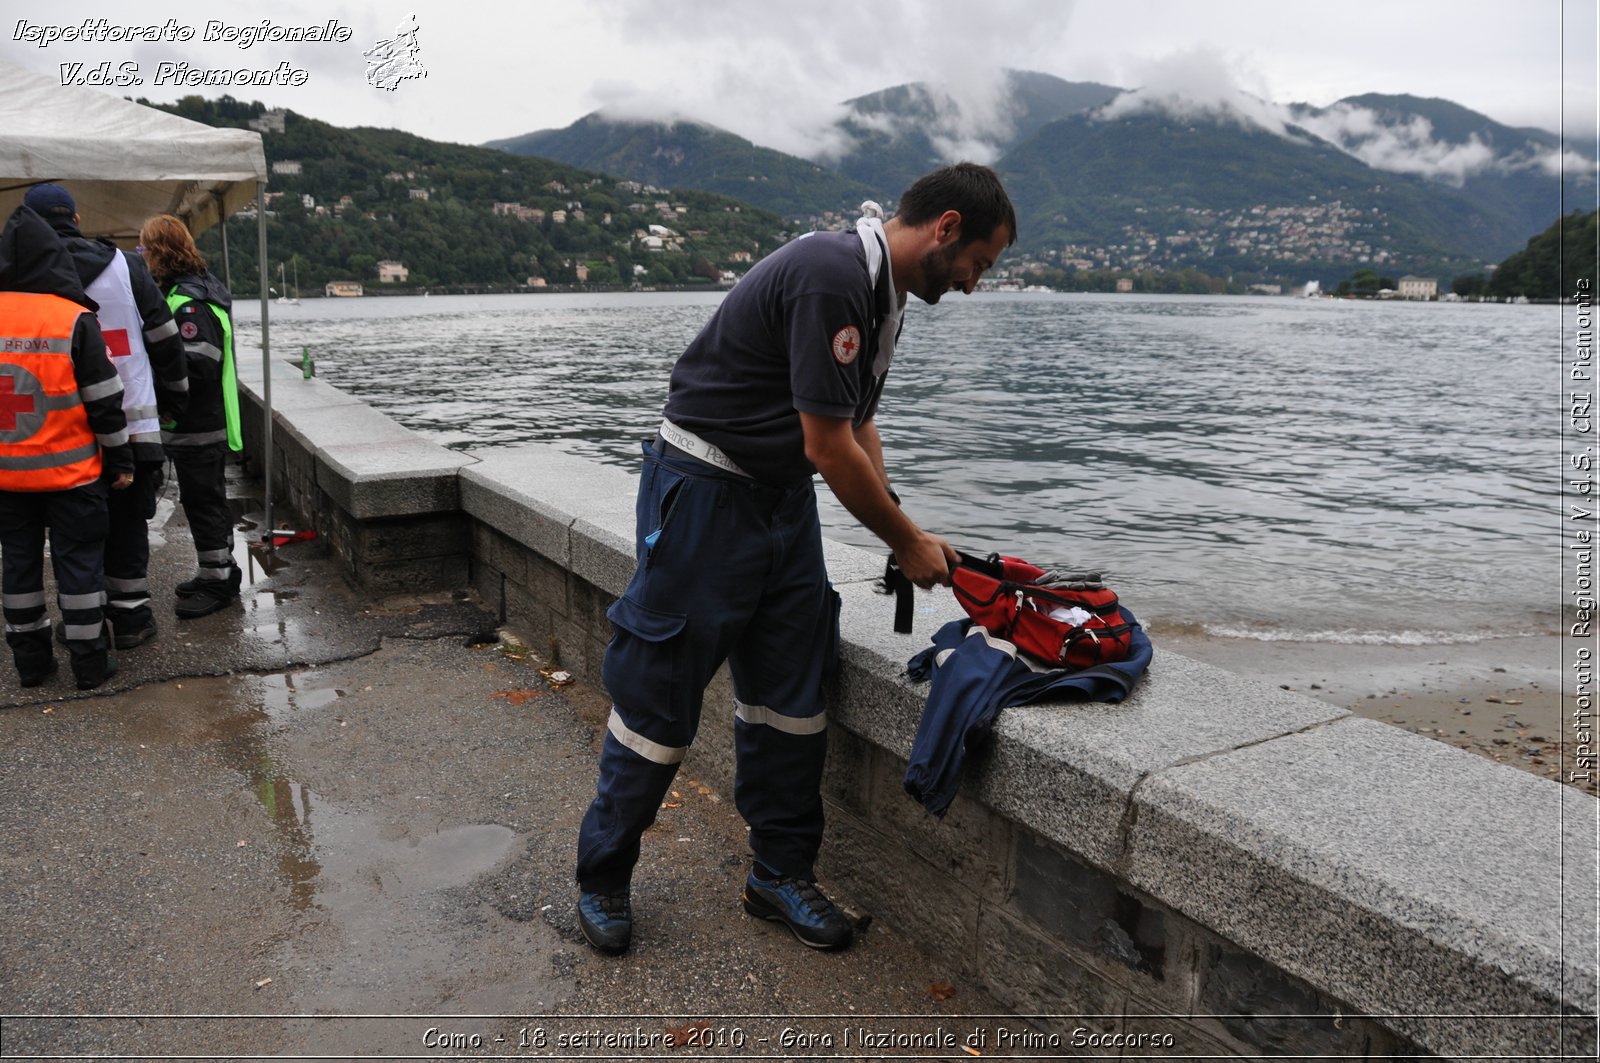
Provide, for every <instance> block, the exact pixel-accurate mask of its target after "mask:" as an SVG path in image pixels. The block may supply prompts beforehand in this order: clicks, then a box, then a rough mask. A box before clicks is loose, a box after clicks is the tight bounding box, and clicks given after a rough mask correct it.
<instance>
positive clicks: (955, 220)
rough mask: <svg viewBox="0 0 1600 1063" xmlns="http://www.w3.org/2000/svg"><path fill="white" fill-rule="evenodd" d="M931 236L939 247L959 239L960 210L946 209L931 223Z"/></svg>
mask: <svg viewBox="0 0 1600 1063" xmlns="http://www.w3.org/2000/svg"><path fill="white" fill-rule="evenodd" d="M933 238H934V240H935V241H936V242H937V243H938V245H939V246H940V247H943V246H945V245H946V244H950V243H955V242H956V241H958V240H960V239H961V212H960V211H959V210H947V211H945V212H944V213H943V214H941V215H939V220H938V221H936V222H934V223H933Z"/></svg>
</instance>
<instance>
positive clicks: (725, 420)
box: [664, 232, 893, 484]
mask: <svg viewBox="0 0 1600 1063" xmlns="http://www.w3.org/2000/svg"><path fill="white" fill-rule="evenodd" d="M880 272H881V275H880V276H879V278H878V285H877V288H876V290H874V288H873V287H872V284H871V280H870V278H869V276H868V273H867V263H866V255H865V253H864V252H863V249H862V246H861V237H860V236H858V235H857V234H856V233H855V232H843V233H832V232H829V233H815V234H812V235H810V236H807V237H803V238H801V239H797V240H794V241H792V242H791V243H789V244H787V245H785V246H784V247H781V248H779V249H778V250H777V251H774V252H773V253H772V254H770V255H768V256H767V257H766V258H764V259H762V260H761V261H760V262H758V263H756V265H755V266H754V268H752V269H751V270H750V272H749V273H747V274H745V276H744V279H743V280H741V281H740V282H739V283H738V284H737V285H735V286H734V288H733V290H732V291H730V292H729V293H728V295H727V298H725V299H724V300H723V301H722V305H721V306H719V307H718V308H717V311H716V313H715V314H713V315H712V317H711V320H710V321H708V322H707V323H706V326H705V328H703V329H702V330H701V331H700V334H699V335H698V336H696V337H695V338H694V340H693V341H692V342H691V343H690V344H689V346H688V349H687V350H685V351H684V352H683V355H682V356H681V357H680V358H679V359H678V363H677V365H675V366H674V367H673V369H672V380H671V384H670V386H669V388H668V392H667V405H666V410H665V411H664V414H665V416H666V418H667V419H668V420H669V421H671V422H673V423H674V424H676V425H678V426H679V427H681V428H686V429H688V430H689V431H691V432H693V433H695V434H696V435H698V436H700V437H701V438H702V439H704V440H706V441H707V442H709V443H712V444H715V445H716V446H718V447H720V448H721V449H722V451H723V452H724V453H726V454H727V455H728V457H730V458H731V459H733V461H734V462H735V464H737V465H738V466H739V467H740V468H742V469H744V471H746V472H748V473H749V474H750V475H751V476H753V477H755V478H756V479H757V480H760V481H762V482H764V483H771V484H788V483H792V482H794V481H796V480H803V479H809V478H810V477H811V476H812V475H813V474H814V473H815V472H816V468H815V467H814V466H813V465H812V464H811V462H809V461H807V460H806V456H805V442H804V435H803V433H802V432H801V428H800V415H799V413H798V412H797V411H800V410H804V411H805V412H806V413H812V414H820V415H823V416H827V417H842V418H845V417H847V418H849V419H850V421H851V423H852V424H854V425H860V424H861V423H862V422H863V421H865V420H867V419H868V418H870V417H871V416H872V415H873V412H874V411H875V410H876V409H877V405H878V397H879V395H880V394H881V393H882V391H883V381H884V377H885V375H886V373H876V372H874V365H875V363H876V362H877V357H876V355H877V345H878V327H879V324H880V322H882V321H883V319H884V318H885V317H886V316H887V314H888V311H889V309H890V308H891V306H892V302H893V296H892V293H891V289H890V285H889V277H888V274H889V270H888V269H887V268H884V269H882V270H881V271H880ZM886 368H887V367H885V369H886Z"/></svg>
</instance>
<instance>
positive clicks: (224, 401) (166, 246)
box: [139, 214, 243, 620]
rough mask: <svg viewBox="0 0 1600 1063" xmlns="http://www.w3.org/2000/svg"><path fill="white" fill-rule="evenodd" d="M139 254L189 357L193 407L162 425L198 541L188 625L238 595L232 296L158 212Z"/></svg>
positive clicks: (184, 599) (188, 586) (185, 607)
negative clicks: (230, 484)
mask: <svg viewBox="0 0 1600 1063" xmlns="http://www.w3.org/2000/svg"><path fill="white" fill-rule="evenodd" d="M139 252H140V254H142V255H143V256H144V260H145V264H146V265H148V266H149V267H150V273H151V275H152V276H153V277H155V280H156V284H157V286H159V287H160V289H161V291H162V293H163V294H164V295H165V296H166V299H167V305H168V306H169V307H170V308H171V310H172V316H173V319H174V320H175V321H176V322H177V323H178V336H179V338H181V339H182V341H183V349H184V354H185V356H186V357H187V359H188V369H189V403H188V406H187V407H186V408H185V410H184V411H183V413H182V414H181V415H180V416H179V417H178V419H177V420H176V421H174V422H171V423H168V424H163V425H162V432H161V442H162V445H163V446H164V447H165V448H166V451H167V455H168V456H169V457H170V458H171V459H172V464H173V467H174V468H175V469H176V470H177V474H178V500H179V502H180V503H181V504H182V506H183V512H184V516H185V517H187V518H188V521H189V530H190V532H191V533H192V534H193V536H194V548H195V553H196V554H197V555H198V560H199V570H198V571H197V572H196V573H195V576H194V578H193V579H190V580H185V581H184V582H183V583H180V584H178V586H177V592H178V602H177V606H176V608H175V610H174V611H175V612H176V613H177V614H178V618H179V619H181V620H190V619H194V618H195V617H201V616H206V615H208V614H210V613H214V612H216V611H217V610H219V609H221V608H223V607H224V606H226V605H228V604H229V603H231V602H234V601H237V600H238V598H239V584H240V582H241V580H242V578H243V573H242V572H241V571H240V569H239V566H238V564H237V563H236V562H235V561H234V558H233V514H232V511H231V510H230V509H229V508H228V491H227V483H226V479H225V472H226V463H227V457H228V451H230V450H241V449H243V442H242V439H241V436H240V433H239V392H238V384H237V381H236V377H235V371H234V355H233V317H232V313H231V311H232V307H233V297H232V296H231V295H230V294H229V293H228V289H227V288H226V287H224V286H223V284H222V282H221V281H220V280H218V279H217V277H216V276H215V275H214V274H213V273H212V272H211V271H210V270H209V269H207V268H206V260H205V259H204V258H202V257H201V255H200V252H199V250H198V249H197V248H196V247H195V245H194V238H193V237H191V236H190V235H189V230H188V228H187V227H185V225H184V224H183V222H182V221H180V220H179V219H177V218H175V217H173V216H172V215H170V214H158V215H156V216H155V217H153V218H151V219H150V220H148V221H146V222H145V223H144V226H143V228H141V229H140V230H139Z"/></svg>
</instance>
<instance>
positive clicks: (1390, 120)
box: [1293, 93, 1594, 257]
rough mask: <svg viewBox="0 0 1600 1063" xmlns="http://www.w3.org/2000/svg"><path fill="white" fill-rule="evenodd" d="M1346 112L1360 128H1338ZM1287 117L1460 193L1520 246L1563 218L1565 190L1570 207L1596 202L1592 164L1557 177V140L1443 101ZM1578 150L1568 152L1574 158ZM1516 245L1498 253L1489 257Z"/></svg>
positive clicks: (1370, 158)
mask: <svg viewBox="0 0 1600 1063" xmlns="http://www.w3.org/2000/svg"><path fill="white" fill-rule="evenodd" d="M1350 109H1355V110H1356V111H1357V112H1358V115H1359V121H1356V122H1346V121H1343V120H1342V115H1343V114H1347V113H1348V111H1349V110H1350ZM1293 111H1294V114H1295V115H1296V118H1297V119H1298V120H1299V121H1301V122H1302V123H1303V124H1305V125H1307V126H1308V127H1310V128H1312V129H1313V130H1315V131H1316V132H1317V133H1318V134H1319V135H1321V136H1323V137H1325V138H1327V139H1328V140H1330V141H1332V142H1333V143H1335V144H1338V145H1339V146H1340V147H1342V148H1344V149H1345V150H1346V151H1349V152H1351V153H1352V154H1354V155H1355V156H1357V157H1358V158H1360V159H1362V160H1363V161H1365V162H1367V163H1369V164H1371V165H1373V166H1376V167H1378V168H1379V169H1388V168H1390V167H1393V166H1396V165H1399V166H1406V167H1414V168H1416V169H1418V170H1425V171H1428V172H1429V175H1431V176H1432V177H1433V178H1434V179H1435V180H1437V181H1440V182H1443V183H1445V184H1448V185H1451V186H1453V187H1456V188H1459V189H1460V191H1461V194H1462V195H1464V196H1465V197H1466V198H1467V199H1469V200H1470V201H1472V202H1473V203H1475V204H1477V205H1478V206H1479V207H1481V208H1483V209H1484V210H1485V211H1487V212H1489V213H1490V214H1493V215H1498V216H1503V217H1504V218H1506V219H1507V222H1508V223H1509V225H1510V227H1511V228H1512V229H1514V230H1516V231H1518V232H1520V234H1521V238H1526V236H1527V234H1529V233H1533V232H1537V231H1539V230H1541V229H1543V228H1544V227H1545V226H1547V225H1549V224H1550V221H1551V219H1552V218H1554V217H1557V216H1558V215H1559V214H1560V213H1561V209H1562V204H1561V200H1562V194H1563V190H1564V191H1565V193H1566V197H1567V201H1568V205H1569V206H1573V205H1577V204H1578V203H1580V202H1592V201H1593V198H1594V170H1593V161H1592V159H1590V160H1589V163H1588V164H1587V165H1570V164H1569V165H1568V166H1567V168H1566V169H1567V172H1566V173H1565V174H1564V175H1563V174H1561V173H1560V172H1558V165H1557V164H1556V162H1555V160H1556V159H1557V158H1558V157H1559V153H1560V152H1561V150H1562V144H1561V138H1560V137H1558V136H1556V134H1554V133H1550V132H1547V131H1545V130H1543V129H1527V128H1521V129H1519V128H1513V127H1511V126H1507V125H1502V124H1501V123H1499V122H1496V121H1495V120H1494V119H1492V118H1489V117H1488V116H1486V115H1483V114H1479V113H1478V112H1477V111H1473V110H1470V109H1468V108H1466V107H1462V106H1461V105H1460V104H1457V103H1452V102H1451V101H1449V100H1441V99H1431V98H1424V97H1420V96H1406V95H1381V94H1378V93H1369V94H1366V95H1362V96H1349V97H1346V98H1345V99H1342V100H1340V101H1339V102H1338V103H1336V104H1334V105H1333V106H1331V107H1327V108H1315V107H1307V106H1304V105H1297V106H1296V107H1295V108H1293ZM1581 146H1582V145H1581V144H1577V143H1574V144H1568V145H1567V146H1566V147H1567V150H1568V151H1569V152H1574V153H1576V151H1577V149H1578V148H1580V147H1581ZM1577 161H1578V160H1577V158H1576V157H1574V158H1573V159H1571V160H1569V163H1570V162H1577ZM1584 197H1587V198H1586V199H1585V198H1584ZM1519 242H1520V239H1519V241H1518V242H1513V243H1509V244H1507V245H1506V246H1505V247H1503V248H1500V249H1499V250H1498V254H1497V255H1496V256H1495V257H1498V256H1499V255H1500V254H1504V253H1506V252H1508V251H1509V250H1511V248H1513V247H1515V246H1518V243H1519Z"/></svg>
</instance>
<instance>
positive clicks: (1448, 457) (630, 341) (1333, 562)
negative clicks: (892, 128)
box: [239, 293, 1562, 642]
mask: <svg viewBox="0 0 1600 1063" xmlns="http://www.w3.org/2000/svg"><path fill="white" fill-rule="evenodd" d="M719 300H720V296H719V295H716V294H710V293H707V294H650V293H641V294H630V295H621V294H619V295H591V296H558V295H528V296H497V297H471V296H453V297H433V298H422V297H396V298H381V299H380V298H368V299H352V300H314V301H308V302H306V303H305V304H303V305H301V306H298V307H283V308H278V307H274V308H273V314H272V324H271V336H272V343H273V350H274V352H275V355H276V356H278V357H289V356H290V355H292V354H295V353H298V351H299V350H300V348H301V347H302V346H305V347H309V348H310V349H311V351H312V353H313V354H314V356H315V358H316V361H317V370H318V375H320V376H322V377H323V378H324V379H326V380H327V381H329V382H330V383H332V384H335V385H337V386H338V387H341V388H343V389H345V390H347V391H349V392H351V393H353V394H356V395H359V396H361V397H362V398H364V399H366V400H367V401H369V402H370V403H372V404H373V405H374V406H377V407H378V408H380V409H382V410H384V411H386V412H388V413H389V414H390V415H392V416H393V417H395V418H396V419H398V420H399V421H401V422H402V423H404V424H406V425H408V426H410V427H412V428H414V429H416V430H417V431H419V432H421V433H423V434H425V435H427V436H429V437H431V438H434V439H436V440H438V441H439V442H441V443H443V444H444V445H446V446H450V447H455V448H462V449H466V448H474V447H486V446H501V445H510V444H515V443H521V442H527V441H539V442H545V443H553V444H556V445H558V446H560V447H562V448H563V449H566V450H569V451H572V452H574V453H578V454H582V455H585V456H587V457H590V458H593V459H595V460H598V461H603V462H609V463H614V464H619V465H623V466H626V467H629V468H630V469H631V468H632V467H633V466H634V464H635V461H636V456H637V454H638V446H637V440H638V439H640V438H642V437H644V436H646V435H650V434H653V431H654V426H655V425H656V424H658V423H659V417H660V410H661V404H662V401H663V400H664V398H665V394H666V381H667V374H668V372H669V371H670V369H671V367H672V363H673V361H674V360H675V359H676V358H677V356H678V354H679V352H680V351H681V350H682V349H683V347H684V345H685V344H686V343H687V342H688V340H689V339H690V338H691V337H692V336H693V335H694V334H695V332H696V331H697V330H698V329H699V327H700V326H701V325H702V324H703V323H704V321H705V320H706V319H707V318H708V317H709V316H710V314H711V312H712V310H713V309H714V308H715V306H716V304H717V302H718V301H719ZM256 316H257V310H256V308H255V306H254V304H250V305H245V306H241V307H240V311H239V319H240V323H241V325H244V324H246V323H253V322H254V321H255V320H256ZM1559 327H1560V319H1559V311H1558V310H1556V309H1555V308H1551V307H1528V306H1488V305H1485V306H1479V305H1459V304H1455V305H1452V304H1420V303H1407V304H1396V303H1386V304H1372V303H1352V302H1339V301H1332V300H1298V299H1287V298H1284V299H1243V298H1218V299H1202V298H1159V297H1148V298H1146V297H1137V296H1117V297H1106V296H1065V295H990V294H984V295H979V296H975V297H971V298H959V297H952V298H950V299H947V300H945V301H944V302H943V303H941V304H940V305H939V306H936V307H926V306H923V305H921V304H919V303H915V302H914V303H913V306H912V307H911V308H910V310H909V311H908V313H907V324H906V330H905V334H904V336H903V338H902V341H901V344H900V348H899V354H898V357H897V360H896V364H895V369H894V372H893V374H892V378H891V380H890V385H889V391H888V393H887V396H886V398H885V401H884V404H883V408H882V409H881V410H880V412H879V425H880V428H881V430H882V435H883V438H884V443H885V449H886V451H887V457H888V463H889V468H890V475H891V477H892V478H893V479H894V481H895V483H896V485H897V487H898V489H899V491H900V493H901V495H902V496H903V497H904V499H905V503H906V506H907V508H908V510H909V511H910V512H911V513H912V514H913V516H914V517H915V518H916V519H917V520H918V521H919V522H920V523H921V524H923V526H925V527H928V528H930V529H933V530H936V531H939V532H940V533H942V534H945V535H947V536H948V537H949V538H950V539H951V540H952V541H953V542H955V543H956V544H957V545H959V546H962V547H964V548H968V549H972V550H975V551H987V550H990V549H995V548H1001V549H1004V550H1006V551H1007V552H1011V553H1016V554H1019V555H1021V556H1024V557H1027V558H1029V559H1030V560H1039V561H1044V562H1050V563H1059V564H1063V565H1067V566H1070V567H1073V568H1080V569H1082V568H1093V569H1099V570H1101V571H1103V572H1104V573H1105V574H1106V577H1107V579H1108V580H1109V581H1112V582H1113V584H1114V586H1115V587H1116V588H1117V589H1118V590H1119V591H1120V593H1121V594H1122V596H1123V599H1124V601H1125V602H1126V603H1127V604H1128V605H1129V607H1130V608H1132V609H1133V610H1134V611H1135V612H1137V613H1139V614H1140V616H1141V618H1143V619H1146V620H1147V621H1151V622H1155V623H1162V624H1169V625H1170V624H1191V625H1198V626H1202V627H1204V628H1205V629H1206V630H1208V631H1211V632H1213V633H1219V634H1249V635H1253V636H1256V637H1262V638H1282V637H1300V638H1313V639H1321V640H1330V641H1354V642H1360V641H1370V640H1376V639H1380V638H1392V637H1396V636H1398V637H1400V638H1403V639H1407V640H1413V641H1451V640H1459V639H1466V638H1477V637H1483V636H1485V635H1489V634H1520V633H1526V632H1530V631H1543V630H1554V629H1555V628H1556V627H1557V625H1558V623H1559V605H1560V588H1559V586H1558V581H1559V564H1560V561H1559V552H1560V548H1559V535H1560V499H1559V491H1560V480H1561V477H1560V472H1561V469H1560V458H1559V454H1558V452H1557V448H1556V442H1557V438H1558V433H1559V431H1560V405H1559V402H1558V389H1559V388H1560V387H1561V383H1562V381H1561V376H1560V373H1561V354H1560V351H1561V349H1560V343H1559V332H1558V330H1559ZM246 335H247V336H248V337H253V336H254V335H255V330H254V329H253V328H251V329H248V330H247V333H246ZM823 500H824V506H825V512H824V521H825V522H826V523H827V525H828V533H829V534H830V535H832V536H834V537H835V538H838V539H843V540H845V541H848V542H854V543H857V544H858V545H863V546H875V545H876V541H875V540H874V539H873V538H872V536H871V535H870V533H868V532H866V531H865V530H864V529H862V528H861V527H860V526H859V525H857V524H856V523H855V522H854V520H853V519H852V518H850V516H849V515H848V514H847V513H845V512H844V511H843V509H842V508H840V507H839V506H838V505H837V504H836V503H834V502H833V500H832V499H831V497H829V496H828V495H827V493H826V490H825V489H824V491H823Z"/></svg>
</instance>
